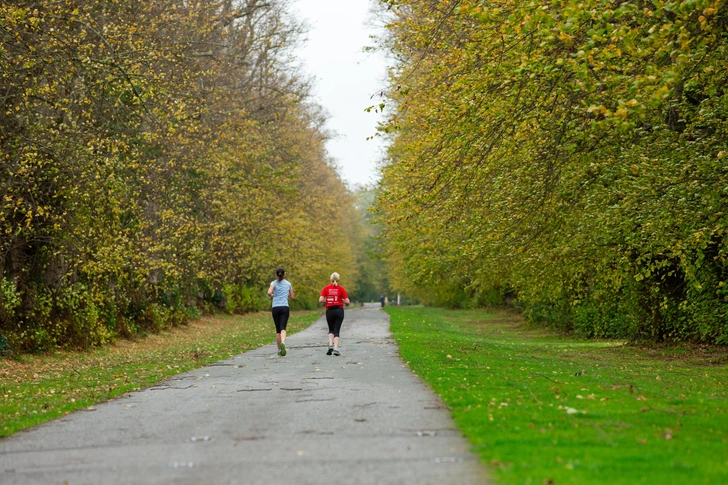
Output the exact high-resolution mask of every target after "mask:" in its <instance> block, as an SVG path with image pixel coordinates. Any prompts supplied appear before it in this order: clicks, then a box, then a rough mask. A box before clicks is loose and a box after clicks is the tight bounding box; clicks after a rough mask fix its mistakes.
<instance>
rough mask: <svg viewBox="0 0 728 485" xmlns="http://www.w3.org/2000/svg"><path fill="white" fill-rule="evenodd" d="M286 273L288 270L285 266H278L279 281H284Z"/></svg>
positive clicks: (277, 275) (277, 276)
mask: <svg viewBox="0 0 728 485" xmlns="http://www.w3.org/2000/svg"><path fill="white" fill-rule="evenodd" d="M285 275H286V270H285V269H283V268H277V269H276V278H278V281H282V280H283V277H284V276H285Z"/></svg>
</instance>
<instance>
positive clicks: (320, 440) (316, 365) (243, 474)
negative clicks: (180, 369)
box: [0, 304, 488, 485]
mask: <svg viewBox="0 0 728 485" xmlns="http://www.w3.org/2000/svg"><path fill="white" fill-rule="evenodd" d="M293 318H295V315H294V316H293ZM272 331H273V324H272V322H271V332H272ZM326 334H327V330H326V322H325V320H324V319H323V317H322V318H321V319H319V320H318V321H316V323H314V324H313V325H312V326H311V327H309V328H308V329H306V330H304V331H303V332H299V333H297V334H294V335H292V336H290V337H289V338H288V339H287V342H286V343H287V347H288V349H289V352H288V355H286V356H285V357H278V356H277V355H276V348H275V344H271V345H267V346H264V347H261V348H258V349H256V350H252V351H249V352H246V353H244V354H240V355H238V356H235V357H234V358H231V359H228V360H224V361H220V362H217V363H215V364H212V365H210V366H207V367H203V368H200V369H197V370H194V371H191V372H187V373H184V374H180V375H177V376H175V377H172V378H170V379H168V380H166V381H163V382H161V383H159V384H158V385H156V386H154V387H151V388H148V389H145V390H142V391H140V392H134V393H130V394H126V395H124V396H123V397H120V398H117V399H114V400H112V401H109V402H107V403H103V404H99V405H97V406H95V407H94V408H93V410H83V411H78V412H76V413H73V414H71V415H68V416H65V417H63V418H60V419H57V420H55V421H51V422H49V423H45V424H42V425H40V426H37V427H35V428H32V429H30V430H26V431H21V432H19V433H17V434H15V435H13V436H10V437H8V438H5V439H2V440H0V484H4V485H16V484H17V485H21V484H22V485H32V484H44V485H45V484H61V485H63V484H68V485H78V484H94V485H98V484H104V485H108V484H170V485H172V484H174V485H182V484H268V485H270V484H286V483H295V484H321V483H342V484H343V483H345V484H399V485H403V484H413V485H414V484H417V485H427V484H433V485H435V484H437V485H440V484H443V483H449V484H452V485H470V484H485V483H488V481H487V478H486V474H485V470H484V468H483V467H482V466H481V465H480V463H479V462H478V460H477V458H476V457H475V456H474V455H472V454H471V453H470V452H469V444H468V443H467V441H466V440H465V439H464V438H463V437H462V436H461V435H460V433H459V431H458V430H457V429H456V428H455V427H454V425H453V423H452V421H451V419H450V416H449V413H448V411H447V409H445V408H444V407H443V405H442V403H441V402H440V400H439V398H438V397H437V396H436V395H435V394H434V393H433V392H432V391H431V390H430V389H429V388H428V387H427V386H426V385H425V384H424V383H423V382H422V381H421V380H420V379H419V378H418V377H416V376H414V375H413V374H412V372H411V371H410V370H409V369H408V367H407V366H406V364H405V363H404V362H402V360H401V359H400V357H399V355H398V352H397V346H396V344H395V343H394V341H393V340H392V339H391V337H390V333H389V317H388V315H387V314H386V313H384V312H382V311H381V310H380V308H379V305H378V304H376V305H375V304H370V305H365V306H364V307H363V308H357V309H354V310H350V309H347V311H346V318H345V320H344V325H343V328H342V331H341V352H342V355H341V356H339V357H336V356H327V355H326V348H327V337H326Z"/></svg>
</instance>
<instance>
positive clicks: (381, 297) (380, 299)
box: [379, 295, 384, 308]
mask: <svg viewBox="0 0 728 485" xmlns="http://www.w3.org/2000/svg"><path fill="white" fill-rule="evenodd" d="M379 301H380V302H381V303H382V308H384V295H382V296H380V297H379Z"/></svg>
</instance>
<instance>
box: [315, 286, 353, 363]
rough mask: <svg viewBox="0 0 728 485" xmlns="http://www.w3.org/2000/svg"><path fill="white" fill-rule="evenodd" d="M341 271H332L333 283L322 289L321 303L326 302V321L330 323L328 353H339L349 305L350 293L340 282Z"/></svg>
mask: <svg viewBox="0 0 728 485" xmlns="http://www.w3.org/2000/svg"><path fill="white" fill-rule="evenodd" d="M339 278H340V276H339V273H335V272H334V273H331V284H330V285H328V286H325V287H324V289H323V290H321V296H320V297H319V303H324V302H326V323H328V324H329V349H328V350H327V351H326V355H331V354H334V355H340V354H339V332H340V331H341V324H342V323H343V322H344V305H348V304H349V303H350V302H349V295H347V294H346V290H345V289H344V287H343V286H341V285H340V284H339Z"/></svg>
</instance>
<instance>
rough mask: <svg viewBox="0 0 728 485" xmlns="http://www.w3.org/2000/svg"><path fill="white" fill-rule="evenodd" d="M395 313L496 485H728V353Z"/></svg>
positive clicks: (450, 313) (447, 313) (466, 314)
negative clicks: (641, 344) (724, 484)
mask: <svg viewBox="0 0 728 485" xmlns="http://www.w3.org/2000/svg"><path fill="white" fill-rule="evenodd" d="M386 311H387V312H388V313H389V314H390V316H391V322H392V332H393V334H394V338H395V339H396V341H397V343H398V344H399V346H400V353H401V355H402V358H403V359H404V360H405V361H406V362H407V363H408V364H409V366H410V368H411V369H412V371H413V372H415V373H416V374H417V375H419V376H420V377H422V378H423V379H424V380H425V381H426V382H427V383H428V384H429V385H430V386H431V387H432V388H433V389H434V390H435V392H437V393H438V394H439V395H440V396H441V397H442V399H443V401H444V402H445V404H446V405H447V406H448V407H449V408H450V410H451V412H452V415H453V417H454V419H455V422H456V424H457V426H458V427H459V428H460V429H461V431H462V432H463V433H464V434H465V435H466V436H467V438H468V439H469V440H470V442H471V443H472V444H473V450H474V452H475V453H476V454H478V455H479V456H480V458H481V459H482V460H483V462H484V463H485V464H486V465H487V466H488V467H489V469H490V470H491V475H492V477H493V479H494V481H495V482H496V483H498V484H500V485H507V484H519V485H520V484H539V485H540V484H556V485H561V484H579V485H587V484H605V483H609V484H629V485H636V484H656V483H659V484H718V483H728V367H727V366H726V362H728V351H726V350H725V349H716V348H699V347H691V346H682V347H636V346H631V345H624V344H623V343H622V342H613V341H587V340H577V339H572V338H567V337H561V336H556V335H554V334H552V333H549V332H547V331H545V330H540V329H530V328H528V327H525V326H524V325H523V324H522V323H521V322H520V319H519V318H518V317H517V316H514V315H512V314H506V313H488V312H485V311H482V310H443V309H431V308H422V307H387V308H386Z"/></svg>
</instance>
